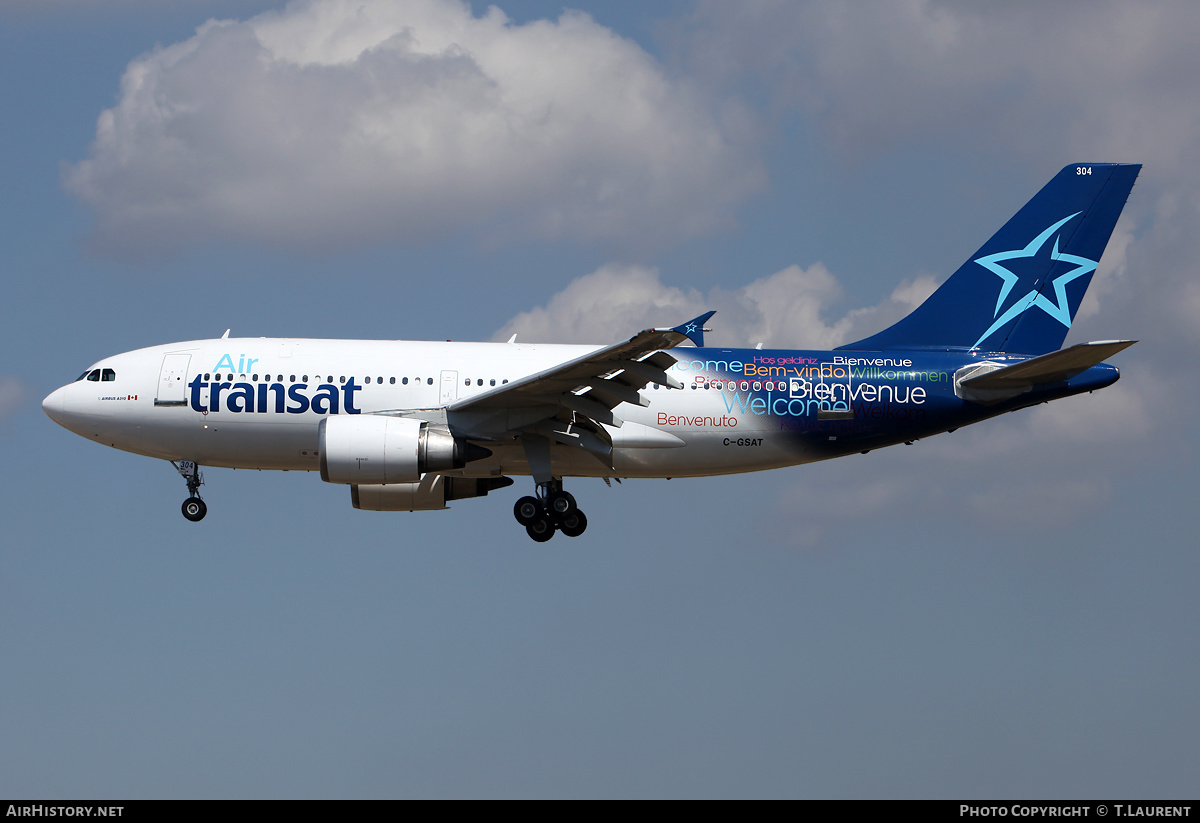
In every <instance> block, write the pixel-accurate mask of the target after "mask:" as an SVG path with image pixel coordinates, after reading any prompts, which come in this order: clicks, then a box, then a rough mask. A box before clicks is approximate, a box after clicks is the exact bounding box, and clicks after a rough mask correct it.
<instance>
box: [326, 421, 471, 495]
mask: <svg viewBox="0 0 1200 823" xmlns="http://www.w3.org/2000/svg"><path fill="white" fill-rule="evenodd" d="M318 431H319V438H320V450H321V479H322V480H324V481H325V482H327V483H346V484H350V485H373V484H381V483H388V484H391V483H415V482H417V481H419V480H420V479H421V475H423V474H425V473H427V472H437V471H447V470H449V469H461V468H462V467H463V466H465V465H467V461H468V460H479V459H481V458H483V457H487V456H488V455H490V454H491V452H490V451H488V450H487V449H485V448H482V447H481V446H476V445H474V444H473V443H467V442H465V441H462V440H458V439H457V438H455V437H454V435H452V434H451V433H450V430H449V429H447V428H446V427H445V426H437V425H434V424H430V423H428V422H426V421H424V420H415V419H413V418H411V417H390V416H388V415H383V414H357V415H345V416H343V415H339V416H337V417H326V418H325V419H323V420H322V421H321V425H320V428H319V430H318Z"/></svg>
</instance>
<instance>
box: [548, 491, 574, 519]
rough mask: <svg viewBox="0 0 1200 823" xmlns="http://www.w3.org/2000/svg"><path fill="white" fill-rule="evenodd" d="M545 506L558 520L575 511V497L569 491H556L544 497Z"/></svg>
mask: <svg viewBox="0 0 1200 823" xmlns="http://www.w3.org/2000/svg"><path fill="white" fill-rule="evenodd" d="M546 508H547V509H548V510H549V512H550V514H552V515H554V517H556V518H558V519H559V520H560V521H561V520H562V519H563V518H564V517H567V516H568V515H570V514H571V513H572V512H574V511H577V509H576V506H575V498H574V497H572V496H571V493H570V492H564V491H557V492H555V493H554V494H552V495H550V496H549V497H548V498H546Z"/></svg>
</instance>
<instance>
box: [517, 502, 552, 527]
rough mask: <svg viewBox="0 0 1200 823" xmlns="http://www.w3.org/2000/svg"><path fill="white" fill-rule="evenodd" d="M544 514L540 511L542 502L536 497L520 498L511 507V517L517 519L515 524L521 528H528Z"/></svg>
mask: <svg viewBox="0 0 1200 823" xmlns="http://www.w3.org/2000/svg"><path fill="white" fill-rule="evenodd" d="M545 514H546V513H545V512H544V511H543V510H542V501H540V500H538V499H537V498H536V497H522V498H521V499H520V500H518V501H517V503H516V505H514V506H513V517H515V518H517V522H518V523H520V524H521V525H522V526H528V525H529V524H531V523H533V522H534V521H535V520H537V519H538V518H539V517H544V516H545Z"/></svg>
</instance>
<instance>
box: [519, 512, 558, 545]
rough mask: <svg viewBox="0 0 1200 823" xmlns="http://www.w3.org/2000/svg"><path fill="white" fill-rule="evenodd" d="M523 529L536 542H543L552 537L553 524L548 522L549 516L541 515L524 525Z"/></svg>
mask: <svg viewBox="0 0 1200 823" xmlns="http://www.w3.org/2000/svg"><path fill="white" fill-rule="evenodd" d="M525 531H526V533H528V535H529V536H530V537H532V538H533V539H534V540H536V541H537V542H539V543H545V542H546V541H547V540H549V539H550V538H551V537H554V524H553V523H551V522H550V518H548V517H546V516H545V515H541V516H540V517H538V518H537V519H536V520H534V521H533V522H532V523H530V524H529V525H528V526H526V527H525Z"/></svg>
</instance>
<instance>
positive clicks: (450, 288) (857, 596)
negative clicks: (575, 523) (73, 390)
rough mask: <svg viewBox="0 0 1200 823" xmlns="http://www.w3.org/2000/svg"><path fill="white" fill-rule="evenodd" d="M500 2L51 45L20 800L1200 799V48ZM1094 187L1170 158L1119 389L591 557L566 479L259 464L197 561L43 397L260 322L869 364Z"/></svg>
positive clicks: (1057, 13) (158, 22) (172, 481)
mask: <svg viewBox="0 0 1200 823" xmlns="http://www.w3.org/2000/svg"><path fill="white" fill-rule="evenodd" d="M360 7H361V8H362V9H363V11H360ZM500 8H501V9H502V10H503V12H504V14H505V15H507V16H506V17H501V16H500V15H499V14H498V13H496V12H489V11H488V9H487V7H486V6H484V5H483V4H474V5H473V7H471V6H466V5H462V4H458V3H453V2H448V0H425V2H415V0H414V2H393V3H381V2H366V3H363V2H357V0H356V2H353V3H351V2H335V1H334V0H314V2H310V3H297V4H292V5H289V6H283V5H281V4H278V3H268V2H233V1H232V0H231V1H230V2H199V0H196V1H195V2H179V3H171V4H162V3H152V2H141V0H125V2H118V3H109V4H104V5H103V7H101V6H99V5H97V4H92V3H87V2H83V1H82V0H79V1H78V2H73V1H72V0H60V1H59V2H51V3H34V2H17V3H9V4H5V5H4V6H3V7H2V8H0V67H2V69H0V77H3V82H2V83H0V106H2V107H3V111H4V112H5V117H4V128H3V129H0V162H2V163H3V167H4V171H3V180H4V181H5V185H4V187H3V196H0V218H2V219H0V225H2V228H0V254H2V259H3V260H4V266H5V274H4V282H5V285H6V293H5V300H4V301H3V303H2V304H0V306H2V308H0V312H2V316H3V320H4V329H5V335H6V340H7V342H8V349H9V351H10V353H11V356H10V358H9V359H8V361H7V362H6V363H5V364H4V365H2V366H0V445H2V446H3V448H4V451H5V453H6V456H7V459H6V461H5V463H6V469H7V470H6V471H5V472H3V474H2V475H0V478H2V479H0V516H2V517H3V522H4V525H5V529H4V531H5V536H6V539H5V541H4V544H3V549H2V554H0V556H2V557H3V573H0V659H3V660H4V661H5V663H4V666H3V676H0V705H2V706H3V707H4V709H5V710H4V711H3V712H2V713H0V794H4V795H7V796H29V797H46V798H50V797H59V798H64V797H68V796H70V797H97V798H99V797H294V796H295V797H357V796H371V797H417V796H421V797H429V796H432V797H466V796H789V797H807V796H817V797H909V796H915V797H929V796H946V797H991V798H995V797H1020V798H1025V797H1064V796H1075V797H1115V796H1125V797H1184V796H1187V797H1194V796H1195V795H1196V790H1197V778H1196V775H1197V774H1200V768H1198V767H1200V744H1198V743H1197V741H1198V740H1200V734H1198V732H1200V717H1198V715H1197V712H1196V711H1195V706H1194V702H1195V694H1196V693H1197V691H1198V690H1200V660H1198V658H1197V655H1196V653H1195V649H1196V642H1197V637H1198V635H1200V615H1198V613H1197V608H1196V605H1195V592H1196V590H1197V584H1198V583H1200V560H1198V559H1197V553H1196V551H1195V543H1196V541H1195V537H1194V535H1195V532H1196V525H1197V517H1198V515H1197V511H1196V505H1195V503H1196V492H1195V490H1196V488H1197V468H1196V449H1197V440H1196V434H1195V430H1196V427H1195V425H1194V419H1195V409H1196V408H1197V401H1198V399H1200V398H1198V397H1197V391H1196V388H1195V381H1194V380H1192V379H1191V377H1192V369H1191V367H1190V366H1187V365H1183V366H1181V365H1180V357H1181V353H1184V352H1188V351H1190V350H1192V349H1194V347H1195V346H1196V343H1197V338H1198V337H1200V319H1198V318H1200V285H1198V284H1197V281H1196V276H1195V267H1194V263H1193V261H1194V260H1195V259H1196V253H1197V251H1198V248H1197V246H1198V245H1200V239H1198V238H1200V232H1198V231H1197V229H1198V228H1200V226H1198V222H1200V221H1198V219H1197V210H1198V208H1200V203H1198V201H1197V198H1196V194H1195V192H1196V191H1197V190H1198V189H1197V183H1200V171H1198V169H1200V137H1198V135H1200V123H1197V119H1198V118H1200V81H1197V79H1196V78H1198V77H1200V66H1198V65H1197V62H1198V61H1200V57H1197V56H1196V55H1195V54H1194V49H1193V48H1192V43H1193V41H1194V34H1195V32H1196V31H1197V30H1198V29H1200V12H1197V11H1196V10H1195V9H1194V8H1193V7H1192V6H1191V5H1189V4H1184V3H1177V4H1172V3H1155V4H1138V3H1134V4H1130V3H1098V4H1097V3H1086V4H1084V3H1063V4H1056V5H1055V6H1053V7H1050V8H1046V7H1043V6H1041V5H1020V6H1014V7H1011V8H1010V7H1006V6H1005V7H980V8H976V7H961V6H958V5H954V4H941V3H933V2H917V0H912V2H904V3H892V4H887V5H882V6H878V7H874V10H873V11H872V13H871V14H869V15H867V14H864V13H862V12H861V11H860V12H859V13H857V14H856V13H854V12H853V11H852V10H850V9H846V8H843V7H842V5H841V4H831V3H796V2H787V3H782V2H781V3H751V4H726V3H717V2H713V3H704V2H698V3H685V2H677V3H663V4H635V3H616V4H614V3H605V4H593V3H579V4H572V5H570V6H568V7H567V8H570V9H577V10H579V11H580V12H582V14H579V13H575V12H573V11H572V12H564V11H563V9H564V6H563V5H562V4H559V3H517V4H500ZM264 12H266V13H268V14H267V15H266V16H262V15H263V13H264ZM210 20H216V21H221V22H219V23H216V24H208V23H207V21H210ZM123 77H125V78H126V80H125V81H124V85H123V80H122V78H123ZM104 112H110V114H104ZM106 122H107V123H109V124H110V127H106V126H105V125H104V124H105V123H106ZM1076 161H1099V162H1140V163H1143V164H1145V166H1144V170H1143V172H1142V175H1141V177H1140V178H1139V182H1138V185H1137V186H1136V187H1135V189H1134V191H1133V195H1132V197H1131V199H1130V202H1129V206H1128V208H1127V209H1126V213H1125V216H1124V217H1123V218H1122V222H1121V223H1120V224H1119V225H1118V228H1117V231H1116V233H1115V235H1114V238H1113V241H1112V242H1111V243H1110V245H1109V249H1108V251H1107V252H1106V255H1105V257H1104V260H1103V261H1102V263H1101V265H1100V268H1099V270H1098V272H1097V275H1096V278H1095V281H1094V283H1093V286H1092V288H1091V291H1090V293H1089V296H1088V300H1087V302H1085V305H1084V308H1083V309H1082V310H1081V313H1080V317H1079V318H1077V320H1076V323H1075V328H1074V329H1073V330H1072V332H1071V334H1070V336H1069V337H1068V342H1082V341H1084V340H1096V339H1111V338H1128V337H1133V338H1138V339H1140V340H1141V342H1140V343H1139V344H1138V345H1137V346H1134V347H1133V348H1132V349H1130V350H1128V351H1127V352H1125V353H1123V354H1121V355H1120V358H1119V360H1118V361H1116V362H1117V364H1118V365H1119V366H1120V367H1121V368H1122V371H1123V379H1122V380H1121V381H1120V382H1119V383H1118V384H1116V385H1115V386H1113V387H1112V388H1110V389H1107V390H1105V391H1103V392H1100V393H1097V394H1095V395H1089V396H1084V397H1080V398H1072V399H1071V400H1067V401H1062V402H1060V403H1057V404H1055V405H1054V406H1044V407H1039V408H1037V409H1033V410H1029V411H1026V412H1023V413H1021V414H1017V415H1011V416H1006V417H1005V418H1004V419H998V420H995V421H990V422H988V423H984V424H981V425H980V426H977V427H974V428H972V429H964V430H961V431H959V432H956V433H954V434H949V435H943V436H941V437H938V438H933V439H931V440H928V441H922V442H919V443H917V444H915V445H913V446H911V447H896V448H893V449H886V450H882V451H877V452H873V453H871V454H870V455H867V456H865V457H854V458H846V459H845V460H841V461H835V462H833V463H828V464H817V465H809V466H805V467H799V468H795V469H790V470H783V471H775V472H768V473H762V474H757V475H747V476H740V477H725V478H712V479H699V480H673V481H630V482H628V483H625V484H623V485H621V486H616V487H614V488H613V489H608V488H605V486H604V485H603V484H602V483H600V482H599V481H587V480H584V481H577V482H576V483H575V484H573V485H572V487H571V488H572V490H573V491H574V492H575V494H576V496H577V497H579V498H580V499H581V505H582V506H583V507H584V508H585V509H586V510H587V512H588V516H589V520H590V522H591V525H590V527H589V530H588V532H587V534H586V535H584V536H583V537H581V538H579V539H578V540H574V541H566V540H563V539H561V538H560V539H556V540H554V541H552V542H550V543H549V544H546V545H545V546H539V545H536V544H533V543H532V542H531V541H529V539H528V538H527V537H526V536H525V535H524V533H523V531H522V530H521V529H519V528H518V527H517V526H516V524H515V523H514V522H513V521H512V517H511V513H510V510H511V506H512V502H513V500H514V499H515V497H516V496H517V492H518V491H520V490H521V484H522V483H523V482H528V481H525V480H520V479H518V485H517V486H516V487H515V488H514V489H510V490H504V491H502V492H500V493H497V494H493V495H492V496H490V497H488V498H486V499H481V500H469V501H459V502H457V503H455V504H453V505H452V508H451V510H450V511H446V512H424V513H414V514H384V513H368V512H359V511H356V510H354V509H353V508H352V507H351V505H350V501H349V499H348V495H347V494H346V491H345V489H344V488H341V487H336V486H331V485H328V484H323V483H322V482H321V481H320V480H319V478H317V477H316V476H314V475H307V474H303V473H286V474H284V473H259V472H241V471H237V472H235V471H228V470H215V469H210V470H208V471H207V472H206V480H207V485H206V486H205V489H204V492H205V499H206V500H207V502H208V504H209V507H210V510H209V516H208V517H207V519H205V520H204V521H203V522H202V523H200V524H190V523H187V522H186V521H184V520H183V519H182V518H181V517H180V515H179V503H180V501H181V500H182V499H183V497H184V496H185V494H186V491H185V488H184V485H183V483H182V481H181V480H180V479H179V478H178V477H177V476H176V475H175V474H174V471H173V469H172V468H171V467H170V465H168V464H165V463H161V464H160V463H157V462H155V461H152V460H149V459H147V458H142V457H137V456H134V455H128V454H125V453H122V452H117V451H113V450H109V449H102V448H100V447H98V446H96V445H94V444H90V443H87V442H85V441H84V440H83V439H81V438H78V437H75V436H73V435H71V434H69V433H68V432H66V431H64V430H62V429H60V428H59V427H57V426H55V425H54V424H53V423H51V422H50V421H49V420H48V419H47V418H45V416H44V415H43V414H42V413H41V410H40V408H39V405H40V401H41V398H42V397H44V396H45V395H46V394H48V393H49V392H50V391H52V390H53V389H54V388H56V387H57V386H59V385H61V384H63V383H65V382H67V381H69V380H71V379H73V378H74V377H75V376H76V375H77V374H78V373H79V372H80V371H82V370H83V369H84V368H85V367H86V366H88V365H89V364H90V363H92V362H95V361H96V360H98V359H99V358H101V357H103V356H105V355H109V354H113V353H117V352H121V351H126V350H129V349H134V348H139V347H142V346H148V345H155V344H159V343H166V342H170V341H173V340H186V339H194V338H202V337H214V336H218V335H220V334H221V333H222V332H223V331H224V330H225V329H226V328H232V329H233V333H234V334H235V335H246V336H259V335H264V336H312V337H362V338H407V339H445V338H453V339H459V340H480V339H483V340H486V339H494V338H497V337H506V336H507V335H508V334H510V333H512V332H513V331H516V332H518V333H520V334H521V336H522V339H525V340H531V341H532V340H534V339H542V340H563V341H571V342H594V343H598V344H599V343H606V342H611V341H612V340H615V339H618V338H620V337H622V336H624V335H628V334H630V333H632V332H634V331H636V330H638V329H641V328H644V327H645V326H646V325H649V324H662V323H664V322H677V321H678V320H680V319H684V318H686V317H690V316H693V315H694V314H695V313H698V312H697V311H692V310H693V309H696V308H697V307H699V308H700V309H703V308H716V309H718V311H719V313H718V314H717V316H716V317H715V318H714V319H713V321H712V322H711V323H710V325H711V326H712V327H713V328H714V334H713V336H712V339H713V340H714V341H716V342H719V343H723V344H736V345H754V344H756V343H758V342H764V343H766V344H767V345H768V346H825V345H836V344H838V343H842V342H847V341H849V340H852V339H856V337H857V336H862V334H867V333H870V332H872V331H875V330H877V329H878V328H881V327H882V326H883V325H885V324H886V323H887V322H889V321H890V320H892V319H895V318H896V317H899V316H900V315H902V314H903V313H904V311H905V310H906V308H907V307H908V306H910V305H912V303H913V302H914V301H919V299H920V297H921V296H922V295H923V294H926V293H928V290H929V289H931V288H932V287H933V285H934V284H936V283H937V282H939V281H940V280H941V279H942V278H944V277H946V276H947V275H948V274H949V273H950V272H951V271H953V270H954V269H955V268H956V267H957V266H958V264H959V263H961V262H962V260H964V259H966V257H967V255H969V254H970V253H971V252H973V251H974V250H975V249H976V248H977V247H978V246H979V245H980V244H981V243H982V242H983V241H984V240H986V239H987V237H988V236H989V235H990V234H991V232H993V231H994V230H995V229H996V228H998V227H999V226H1000V225H1001V224H1002V223H1003V222H1004V221H1005V220H1006V219H1007V218H1008V217H1009V216H1010V215H1011V214H1012V213H1013V212H1014V211H1015V210H1016V209H1017V208H1019V207H1020V205H1021V204H1023V203H1024V202H1025V200H1027V199H1028V198H1029V197H1030V196H1032V194H1033V193H1034V192H1035V191H1036V190H1037V189H1038V188H1039V187H1040V186H1041V185H1042V184H1043V183H1044V182H1045V181H1046V180H1048V179H1049V178H1050V176H1052V175H1053V174H1054V173H1055V172H1056V171H1057V170H1058V169H1059V168H1061V167H1062V166H1064V165H1066V164H1067V163H1070V162H1076ZM689 311H691V312H692V314H688V312H689ZM859 332H861V333H862V334H858V333H859Z"/></svg>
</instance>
